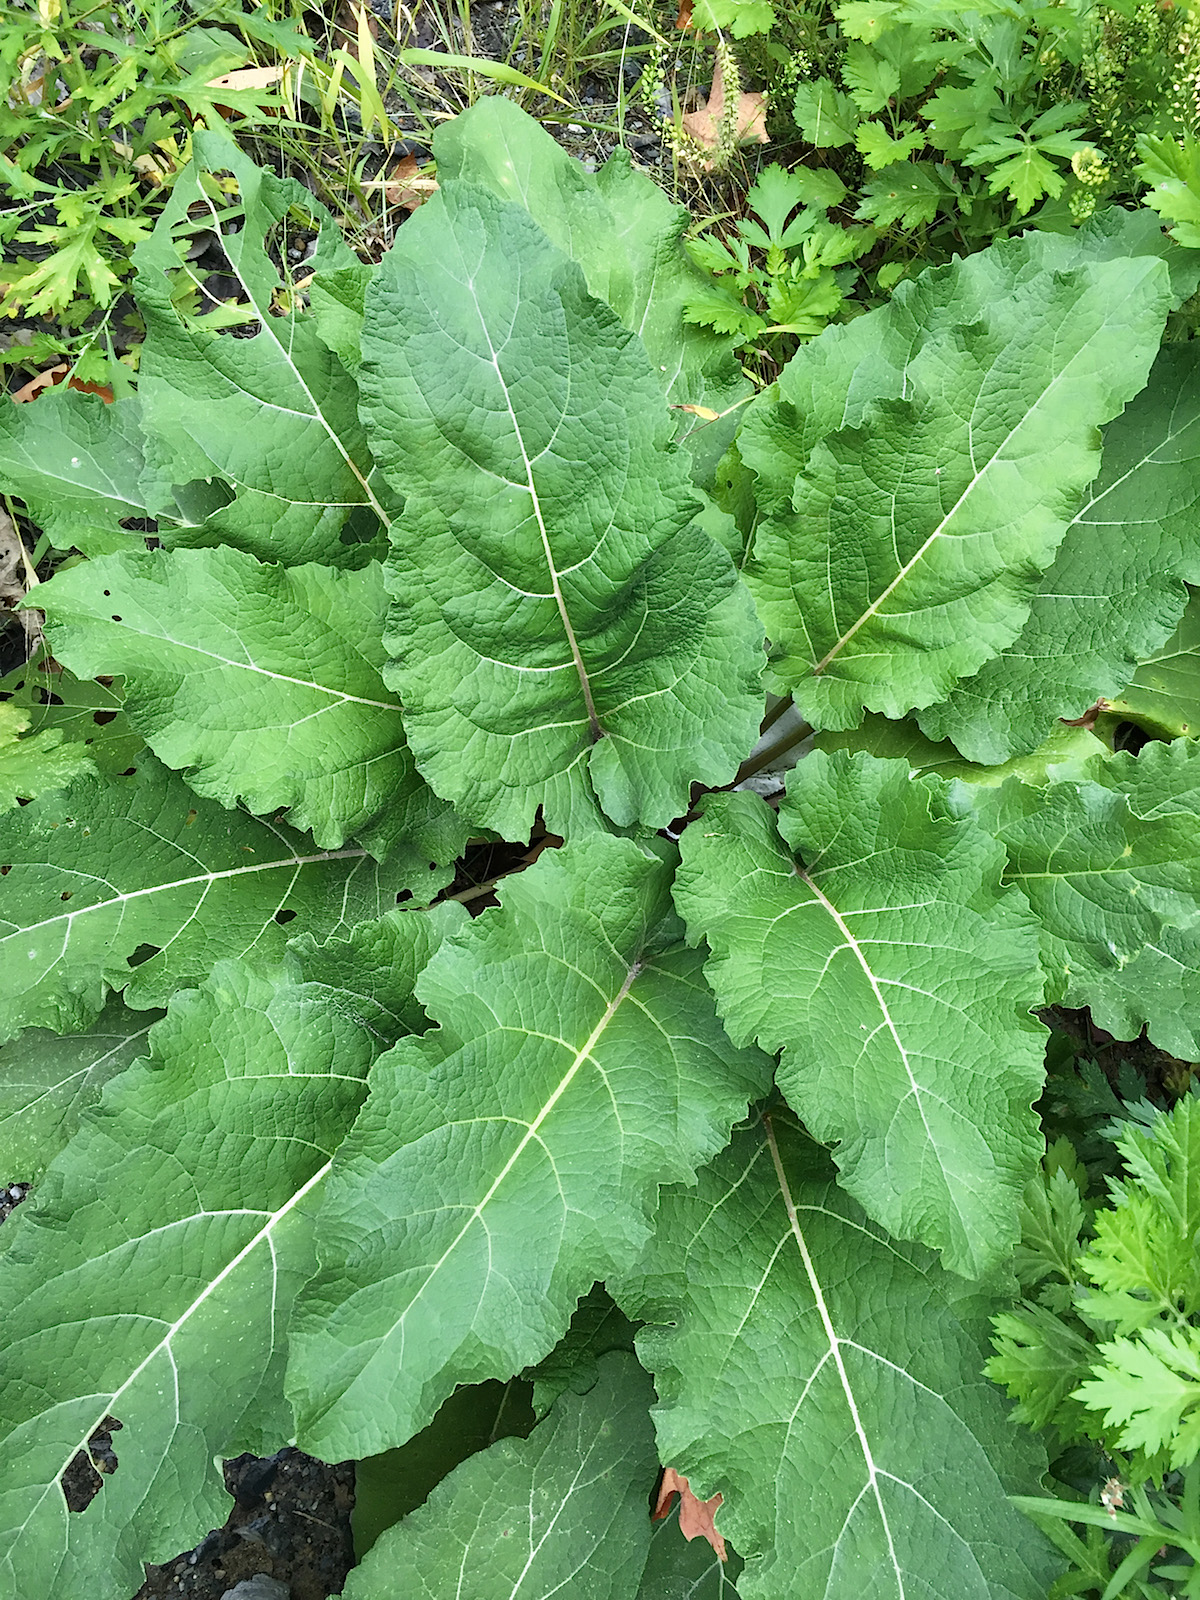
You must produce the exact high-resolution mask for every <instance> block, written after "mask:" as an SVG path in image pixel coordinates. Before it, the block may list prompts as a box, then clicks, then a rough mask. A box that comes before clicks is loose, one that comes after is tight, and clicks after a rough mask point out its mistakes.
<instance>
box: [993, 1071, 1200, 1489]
mask: <svg viewBox="0 0 1200 1600" xmlns="http://www.w3.org/2000/svg"><path fill="white" fill-rule="evenodd" d="M1116 1145H1117V1149H1118V1151H1119V1152H1120V1154H1121V1157H1122V1159H1123V1161H1124V1167H1125V1175H1124V1176H1122V1177H1120V1178H1116V1179H1110V1180H1109V1204H1108V1205H1107V1206H1103V1207H1101V1209H1099V1210H1098V1211H1097V1213H1096V1217H1095V1223H1094V1237H1093V1238H1092V1239H1091V1241H1090V1242H1089V1243H1088V1245H1087V1246H1086V1248H1082V1247H1081V1246H1080V1243H1079V1237H1080V1234H1081V1232H1082V1231H1083V1227H1084V1210H1083V1207H1082V1205H1081V1203H1080V1195H1079V1190H1078V1188H1077V1187H1076V1182H1075V1181H1073V1179H1072V1178H1071V1177H1070V1176H1068V1174H1067V1173H1066V1172H1065V1171H1064V1170H1062V1169H1061V1168H1060V1169H1058V1170H1057V1171H1054V1172H1053V1173H1052V1174H1047V1175H1045V1176H1043V1177H1042V1178H1037V1179H1034V1180H1033V1182H1032V1183H1031V1185H1030V1189H1029V1192H1028V1195H1027V1198H1026V1202H1025V1212H1024V1249H1023V1260H1024V1262H1025V1263H1026V1265H1025V1271H1024V1274H1023V1275H1024V1277H1025V1281H1026V1283H1027V1284H1028V1285H1029V1286H1030V1287H1031V1288H1033V1287H1034V1286H1035V1285H1036V1286H1037V1288H1036V1294H1035V1297H1034V1299H1033V1300H1031V1301H1030V1302H1027V1303H1025V1304H1023V1305H1022V1306H1019V1307H1017V1308H1016V1309H1014V1310H1013V1311H1011V1312H1005V1313H1004V1314H1003V1315H1001V1316H999V1317H997V1319H996V1334H997V1337H996V1351H997V1353H996V1355H995V1356H994V1357H993V1358H992V1360H991V1361H990V1362H989V1363H988V1371H989V1372H990V1373H991V1375H992V1376H993V1377H994V1378H995V1379H996V1380H997V1381H998V1382H1000V1383H1004V1384H1005V1385H1006V1386H1007V1387H1008V1390H1009V1392H1010V1393H1011V1394H1012V1395H1014V1396H1015V1397H1016V1398H1017V1399H1018V1400H1019V1402H1020V1406H1019V1411H1020V1413H1021V1414H1022V1415H1024V1416H1025V1417H1026V1419H1027V1420H1029V1421H1032V1422H1034V1423H1035V1424H1036V1425H1037V1426H1041V1427H1044V1426H1046V1425H1048V1424H1051V1423H1052V1424H1054V1425H1056V1426H1057V1427H1058V1428H1059V1430H1060V1431H1061V1432H1062V1434H1063V1435H1064V1436H1065V1437H1066V1438H1068V1439H1071V1438H1092V1439H1097V1440H1102V1441H1107V1442H1108V1443H1109V1444H1110V1445H1112V1446H1115V1447H1116V1448H1117V1449H1119V1450H1121V1451H1124V1452H1125V1453H1126V1454H1127V1455H1128V1456H1129V1457H1130V1465H1129V1467H1128V1474H1129V1476H1130V1477H1131V1479H1132V1480H1133V1481H1134V1482H1141V1481H1142V1480H1143V1479H1145V1478H1147V1477H1161V1476H1162V1474H1163V1473H1164V1472H1165V1471H1167V1470H1174V1471H1178V1470H1179V1469H1181V1468H1185V1467H1190V1466H1191V1465H1192V1463H1193V1462H1194V1461H1195V1460H1196V1459H1197V1457H1198V1456H1200V1329H1198V1327H1197V1321H1196V1319H1197V1317H1200V1261H1198V1258H1197V1254H1196V1235H1197V1230H1198V1229H1200V1179H1198V1177H1197V1174H1198V1173H1200V1100H1197V1099H1196V1098H1195V1097H1193V1096H1188V1097H1186V1098H1185V1099H1183V1100H1180V1101H1179V1102H1178V1104H1177V1105H1176V1106H1175V1107H1174V1108H1173V1109H1172V1110H1171V1111H1169V1112H1165V1113H1162V1114H1161V1115H1159V1116H1157V1117H1156V1118H1155V1119H1154V1120H1153V1122H1152V1123H1151V1125H1150V1127H1149V1128H1148V1129H1143V1128H1139V1127H1138V1126H1136V1125H1135V1124H1134V1123H1132V1122H1131V1123H1129V1124H1127V1125H1126V1126H1125V1128H1124V1130H1123V1131H1122V1132H1121V1133H1120V1134H1119V1135H1118V1136H1117V1139H1116ZM1064 1290H1065V1292H1064Z"/></svg>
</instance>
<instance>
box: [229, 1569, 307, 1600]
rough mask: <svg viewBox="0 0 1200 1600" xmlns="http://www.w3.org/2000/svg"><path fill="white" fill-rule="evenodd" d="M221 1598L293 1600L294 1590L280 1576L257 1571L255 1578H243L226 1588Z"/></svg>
mask: <svg viewBox="0 0 1200 1600" xmlns="http://www.w3.org/2000/svg"><path fill="white" fill-rule="evenodd" d="M221 1600H292V1591H291V1590H290V1589H289V1588H288V1586H287V1584H286V1583H280V1581H279V1579H278V1578H269V1577H268V1576H267V1574H266V1573H265V1572H257V1573H255V1575H254V1577H253V1578H243V1579H242V1581H241V1583H235V1584H234V1586H233V1588H232V1589H226V1591H225V1593H224V1594H223V1595H222V1596H221Z"/></svg>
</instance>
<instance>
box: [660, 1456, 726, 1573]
mask: <svg viewBox="0 0 1200 1600" xmlns="http://www.w3.org/2000/svg"><path fill="white" fill-rule="evenodd" d="M676 1495H678V1496H679V1531H680V1533H682V1534H683V1537H684V1538H685V1539H687V1540H688V1542H689V1543H690V1542H691V1540H693V1539H705V1540H707V1542H708V1543H709V1544H710V1545H712V1547H713V1549H714V1550H715V1551H716V1552H717V1555H718V1556H719V1557H720V1559H721V1560H722V1561H725V1560H727V1559H728V1558H727V1556H726V1553H725V1540H724V1539H723V1538H722V1537H721V1535H720V1534H719V1533H718V1532H717V1529H716V1524H715V1522H714V1518H715V1517H716V1514H717V1511H718V1508H719V1507H720V1505H721V1503H722V1501H723V1499H724V1496H723V1495H720V1494H715V1495H713V1497H712V1499H711V1500H697V1498H696V1496H695V1495H694V1494H693V1493H692V1491H691V1490H690V1489H689V1488H688V1481H687V1479H686V1478H685V1477H683V1476H682V1475H681V1474H680V1473H678V1472H676V1471H675V1468H674V1467H667V1468H666V1470H665V1471H664V1473H663V1476H662V1483H661V1484H660V1485H659V1489H658V1500H657V1501H656V1502H655V1506H654V1510H653V1511H652V1512H651V1513H650V1520H651V1522H661V1521H662V1519H663V1518H664V1517H667V1516H670V1514H671V1505H672V1502H673V1501H674V1499H675V1496H676Z"/></svg>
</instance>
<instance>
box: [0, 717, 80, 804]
mask: <svg viewBox="0 0 1200 1600" xmlns="http://www.w3.org/2000/svg"><path fill="white" fill-rule="evenodd" d="M32 720H33V718H32V716H31V714H30V713H29V712H28V711H26V710H24V709H23V708H21V707H20V706H15V705H13V704H12V703H11V702H10V701H9V702H0V811H11V810H12V809H13V807H14V806H15V805H16V804H17V802H18V801H19V800H32V799H33V798H34V796H35V795H39V794H47V793H49V792H50V791H51V790H53V789H65V788H66V787H67V785H68V784H69V783H72V782H73V781H74V780H75V779H76V778H79V777H82V776H83V774H84V773H86V772H90V771H91V770H92V763H91V761H90V760H89V759H88V753H87V751H86V750H85V749H84V748H83V746H82V745H79V744H72V743H70V742H67V743H64V742H63V734H62V732H61V731H60V730H55V729H50V728H47V729H44V730H43V731H42V732H39V733H31V732H30V731H29V727H30V723H31V722H32Z"/></svg>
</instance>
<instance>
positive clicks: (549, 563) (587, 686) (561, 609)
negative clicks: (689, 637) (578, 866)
mask: <svg viewBox="0 0 1200 1600" xmlns="http://www.w3.org/2000/svg"><path fill="white" fill-rule="evenodd" d="M465 287H466V288H467V290H468V291H469V292H470V295H471V300H472V302H473V303H474V306H475V310H476V313H477V314H478V317H479V327H480V331H481V332H482V334H483V337H484V339H485V340H486V341H487V347H488V356H489V358H490V361H491V365H492V368H493V370H494V371H495V374H496V381H497V383H498V384H499V385H500V392H501V394H502V395H503V396H504V404H505V407H506V409H507V411H508V416H509V421H510V422H511V424H512V430H513V437H514V439H515V440H516V441H517V448H518V450H520V452H521V464H522V465H523V466H524V468H525V484H524V485H523V487H524V489H525V492H526V493H527V494H528V495H529V502H530V504H531V505H532V507H533V514H534V518H535V519H536V521H537V525H538V533H539V535H540V536H541V541H542V555H543V557H544V559H545V562H546V570H547V572H548V573H549V574H550V587H551V590H552V592H553V594H554V603H555V605H556V606H557V607H558V615H559V618H560V620H561V622H562V625H563V631H564V632H565V633H566V636H567V644H568V645H569V646H570V650H571V659H572V661H574V663H575V671H576V673H577V674H578V676H579V686H580V688H581V690H582V691H583V702H584V706H585V707H586V709H587V716H588V725H589V727H590V728H591V734H592V740H593V742H595V741H596V740H597V739H602V738H603V737H604V733H605V730H604V728H603V726H602V725H601V722H600V718H599V716H598V715H597V712H596V702H595V700H594V699H593V697H592V686H591V683H590V681H589V679H588V673H587V668H586V666H585V665H584V661H583V655H582V653H581V652H580V649H579V641H578V639H577V638H576V636H575V627H574V624H573V623H572V621H571V616H570V613H569V612H568V610H567V602H566V599H565V597H564V595H563V592H562V585H561V584H560V583H559V573H558V568H557V567H556V566H555V564H554V552H553V550H552V549H551V546H550V535H549V534H548V532H547V531H546V523H545V519H544V518H543V516H542V503H541V500H540V499H539V497H538V491H537V484H536V483H535V482H534V478H533V463H532V461H531V460H530V459H529V452H528V451H527V450H526V448H525V436H524V434H523V433H522V432H521V424H520V422H519V421H518V420H517V413H516V411H515V410H514V409H513V403H512V396H511V394H510V393H509V389H508V384H507V382H506V381H505V378H504V373H503V372H502V371H501V368H500V359H499V355H498V353H497V351H496V347H495V345H494V344H493V343H492V334H491V329H490V328H489V327H488V324H487V318H486V317H485V316H484V314H483V307H482V306H481V305H480V303H479V296H478V295H477V294H476V292H475V280H474V278H468V279H467V281H466V285H465Z"/></svg>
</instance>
